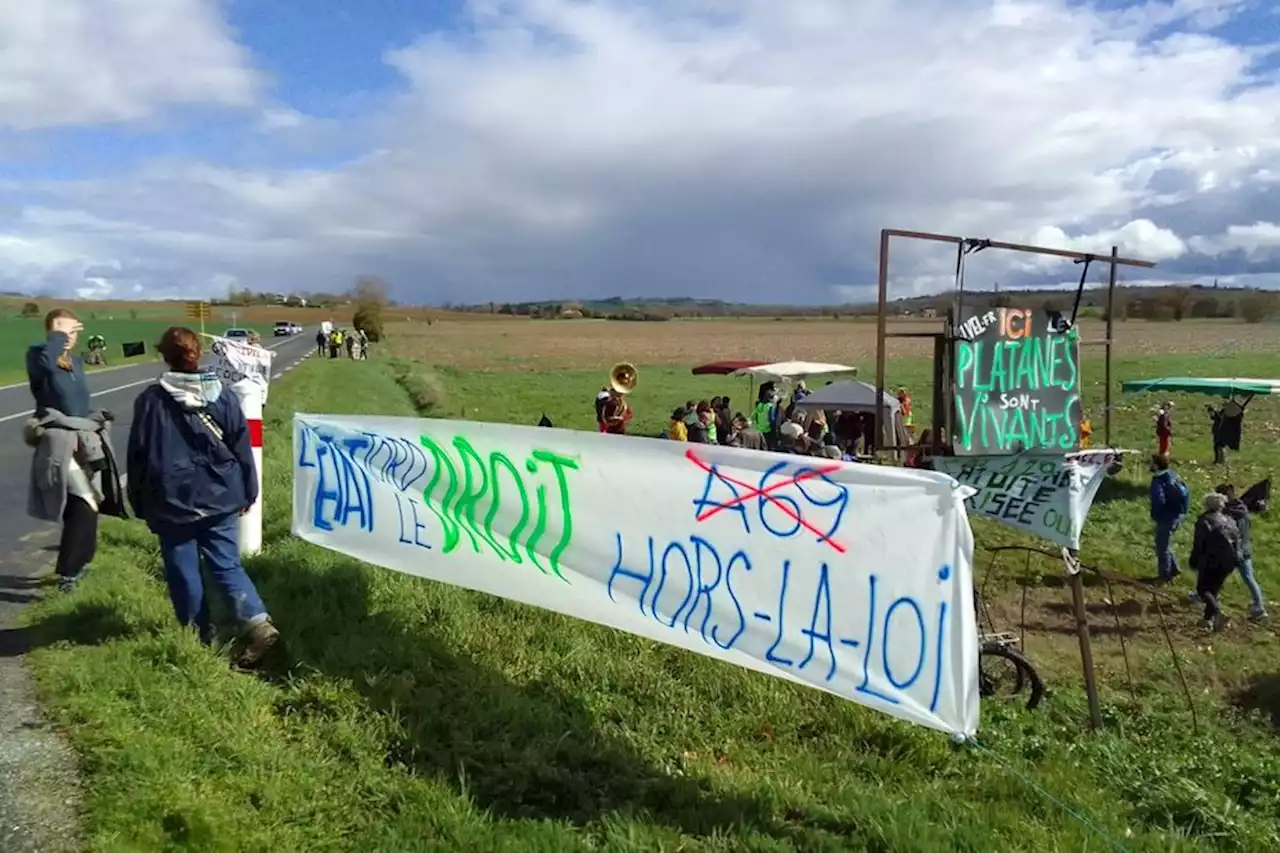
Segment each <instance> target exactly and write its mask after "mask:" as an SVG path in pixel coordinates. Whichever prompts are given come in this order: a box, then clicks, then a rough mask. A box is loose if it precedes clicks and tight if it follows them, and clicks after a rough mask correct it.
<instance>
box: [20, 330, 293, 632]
mask: <svg viewBox="0 0 1280 853" xmlns="http://www.w3.org/2000/svg"><path fill="white" fill-rule="evenodd" d="M267 346H268V347H270V348H271V349H274V350H276V358H275V363H274V367H275V377H273V378H278V377H279V376H280V374H282V373H283V372H284V371H285V370H287V369H289V368H291V367H292V366H293V365H295V364H297V363H298V362H299V361H301V360H302V359H303V358H305V357H306V356H307V355H308V354H310V353H311V352H312V351H313V350H315V346H316V343H315V337H314V332H306V331H304V332H303V333H302V334H300V335H296V336H294V337H291V338H285V339H283V340H281V341H278V342H275V341H271V342H268V343H267ZM161 369H162V368H161V366H160V365H159V364H158V363H156V362H149V363H145V364H131V365H128V366H125V367H120V368H116V369H108V370H100V371H93V372H91V373H90V374H89V387H90V389H91V390H92V391H93V394H92V396H93V404H94V406H95V407H96V408H102V409H107V410H109V411H111V412H114V413H115V416H116V422H115V423H114V424H113V425H112V427H111V437H112V442H113V443H114V444H115V446H116V450H117V451H118V452H121V453H123V452H124V446H125V441H126V438H127V437H128V435H129V422H130V420H131V419H132V416H133V401H134V398H136V397H137V396H138V394H140V393H142V390H143V389H144V388H146V387H147V385H148V384H149V383H151V382H154V381H155V379H156V377H157V376H158V375H159V374H160V371H161ZM31 409H32V403H31V392H30V391H29V390H28V389H27V386H26V384H25V383H23V384H21V385H17V386H7V387H3V388H0V495H3V496H4V498H5V501H4V511H3V512H0V579H3V578H5V577H8V578H25V577H30V576H32V575H35V574H38V573H39V572H40V571H41V570H42V569H43V568H44V567H45V566H47V565H48V563H49V558H50V557H52V555H53V552H52V551H51V550H50V547H51V546H52V545H53V544H55V543H56V542H57V531H58V528H57V525H53V524H45V523H42V522H39V521H35V520H34V519H31V518H28V517H27V515H26V508H27V480H28V477H29V475H30V465H31V449H30V448H28V447H27V446H26V445H25V444H24V443H23V441H22V425H23V422H24V421H25V420H26V419H27V418H28V417H30V415H31ZM0 592H3V590H0ZM8 597H9V598H10V601H9V602H8V603H9V604H15V603H20V602H14V601H13V600H12V599H13V598H15V597H17V596H12V595H10V596H8ZM5 603H6V602H5V601H4V600H3V597H0V623H3V622H4V621H6V620H5V619H4V616H5V615H6V614H4V613H3V612H2V611H3V610H4V604H5Z"/></svg>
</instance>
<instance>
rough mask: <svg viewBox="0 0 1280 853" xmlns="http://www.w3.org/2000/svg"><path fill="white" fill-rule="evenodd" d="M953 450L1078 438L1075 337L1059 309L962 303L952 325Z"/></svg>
mask: <svg viewBox="0 0 1280 853" xmlns="http://www.w3.org/2000/svg"><path fill="white" fill-rule="evenodd" d="M955 333H956V336H957V340H956V342H955V366H954V369H955V372H954V375H955V383H954V388H953V400H954V403H955V435H954V436H952V440H953V442H952V443H953V447H954V451H955V453H956V454H957V455H961V456H970V455H976V456H988V455H999V454H1002V453H1020V452H1023V451H1036V450H1041V451H1057V452H1059V453H1061V452H1063V451H1067V450H1074V449H1076V448H1077V447H1078V446H1079V444H1080V416H1081V411H1080V338H1079V332H1078V331H1077V330H1076V328H1075V327H1074V326H1069V325H1068V324H1067V323H1065V322H1063V320H1062V318H1061V317H1060V316H1059V315H1058V314H1057V313H1056V312H1048V311H1034V310H1032V309H1030V308H992V309H989V310H988V309H980V310H971V311H966V312H965V313H964V314H963V315H962V316H961V319H960V322H959V323H958V324H957V326H956V328H955Z"/></svg>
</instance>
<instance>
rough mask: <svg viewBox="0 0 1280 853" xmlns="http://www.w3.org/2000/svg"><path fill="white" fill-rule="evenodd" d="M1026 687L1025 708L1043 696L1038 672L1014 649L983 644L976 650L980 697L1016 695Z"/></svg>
mask: <svg viewBox="0 0 1280 853" xmlns="http://www.w3.org/2000/svg"><path fill="white" fill-rule="evenodd" d="M1023 688H1027V689H1028V695H1027V705H1026V707H1027V710H1028V711H1034V710H1035V709H1036V706H1038V705H1039V704H1040V701H1041V700H1042V699H1044V681H1043V679H1041V678H1040V673H1038V672H1036V668H1035V667H1034V666H1033V665H1032V664H1031V661H1029V660H1027V659H1026V657H1024V656H1023V654H1022V653H1021V652H1019V651H1018V650H1017V649H1011V648H1005V647H1003V646H986V647H983V648H982V649H980V650H979V651H978V692H979V693H980V694H981V695H982V696H984V697H988V698H989V697H993V696H1002V695H1003V696H1017V695H1019V694H1021V693H1022V691H1023Z"/></svg>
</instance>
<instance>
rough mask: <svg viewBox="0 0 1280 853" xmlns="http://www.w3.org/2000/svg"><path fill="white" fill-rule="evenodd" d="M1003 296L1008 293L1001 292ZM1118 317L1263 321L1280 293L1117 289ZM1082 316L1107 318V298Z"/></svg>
mask: <svg viewBox="0 0 1280 853" xmlns="http://www.w3.org/2000/svg"><path fill="white" fill-rule="evenodd" d="M1000 296H1001V297H1004V296H1005V294H1000ZM1016 301H1017V300H1014V299H1012V298H1009V299H1003V298H1002V299H1000V300H999V301H995V300H993V301H992V305H995V306H1001V305H1005V306H1007V305H1009V304H1013V303H1015V302H1016ZM1071 304H1072V297H1070V296H1067V297H1063V298H1056V299H1048V300H1045V302H1044V305H1043V307H1044V308H1045V309H1047V310H1050V311H1064V312H1065V311H1070V310H1071ZM1113 308H1114V311H1115V319H1116V320H1118V321H1119V320H1149V321H1155V322H1165V323H1177V322H1181V321H1183V320H1241V321H1243V322H1245V323H1264V322H1266V321H1268V320H1271V319H1274V318H1275V317H1276V316H1277V315H1278V314H1280V294H1277V293H1273V292H1271V291H1266V290H1253V291H1243V292H1241V293H1239V294H1232V295H1231V296H1229V297H1226V298H1223V297H1221V296H1217V295H1214V292H1213V291H1211V290H1197V289H1195V288H1181V287H1174V288H1164V289H1162V290H1161V291H1158V292H1151V291H1147V292H1145V293H1144V294H1143V295H1136V294H1130V293H1126V292H1124V291H1122V290H1117V291H1116V295H1115V300H1114V306H1113ZM1080 315H1081V316H1082V317H1093V318H1096V319H1103V320H1104V319H1106V316H1107V308H1106V301H1105V298H1104V299H1103V300H1101V304H1098V302H1097V301H1093V302H1091V303H1090V304H1089V305H1086V306H1084V307H1082V308H1081V310H1080Z"/></svg>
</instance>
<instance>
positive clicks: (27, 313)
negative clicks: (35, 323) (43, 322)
mask: <svg viewBox="0 0 1280 853" xmlns="http://www.w3.org/2000/svg"><path fill="white" fill-rule="evenodd" d="M22 316H23V317H39V316H40V306H39V305H38V304H36V303H35V302H28V303H26V304H25V305H23V306H22Z"/></svg>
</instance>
